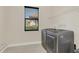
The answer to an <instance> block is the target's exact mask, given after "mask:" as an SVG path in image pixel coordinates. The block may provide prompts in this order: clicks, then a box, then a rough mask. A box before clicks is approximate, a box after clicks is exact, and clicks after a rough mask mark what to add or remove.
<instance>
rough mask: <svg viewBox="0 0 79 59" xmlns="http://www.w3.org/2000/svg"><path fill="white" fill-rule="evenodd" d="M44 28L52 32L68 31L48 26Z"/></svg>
mask: <svg viewBox="0 0 79 59" xmlns="http://www.w3.org/2000/svg"><path fill="white" fill-rule="evenodd" d="M46 30H48V31H51V32H54V33H60V32H67V31H68V30H64V29H53V28H48V29H46Z"/></svg>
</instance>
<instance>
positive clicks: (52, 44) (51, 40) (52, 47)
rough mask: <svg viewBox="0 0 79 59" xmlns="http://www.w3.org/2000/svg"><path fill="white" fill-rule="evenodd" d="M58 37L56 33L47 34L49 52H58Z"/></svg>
mask: <svg viewBox="0 0 79 59" xmlns="http://www.w3.org/2000/svg"><path fill="white" fill-rule="evenodd" d="M56 41H57V38H56V36H55V35H49V34H48V35H47V39H46V45H47V52H48V53H56V46H57V42H56Z"/></svg>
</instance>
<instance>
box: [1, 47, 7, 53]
mask: <svg viewBox="0 0 79 59" xmlns="http://www.w3.org/2000/svg"><path fill="white" fill-rule="evenodd" d="M7 48H8V46H6V47H4V48H3V49H2V50H1V51H0V53H3V52H4V50H6V49H7Z"/></svg>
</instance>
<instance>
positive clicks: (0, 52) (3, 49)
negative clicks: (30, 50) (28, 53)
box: [0, 41, 41, 53]
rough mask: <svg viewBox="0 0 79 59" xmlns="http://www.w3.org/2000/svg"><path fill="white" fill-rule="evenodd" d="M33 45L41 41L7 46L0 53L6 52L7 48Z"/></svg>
mask: <svg viewBox="0 0 79 59" xmlns="http://www.w3.org/2000/svg"><path fill="white" fill-rule="evenodd" d="M33 44H41V41H36V42H28V43H19V44H11V45H7V46H5V47H4V48H3V49H2V50H1V51H0V53H2V52H4V50H6V49H7V48H9V47H16V46H24V45H33Z"/></svg>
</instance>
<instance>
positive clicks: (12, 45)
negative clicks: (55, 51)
mask: <svg viewBox="0 0 79 59" xmlns="http://www.w3.org/2000/svg"><path fill="white" fill-rule="evenodd" d="M32 44H41V41H36V42H27V43H19V44H11V45H8V47H16V46H23V45H32Z"/></svg>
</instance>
